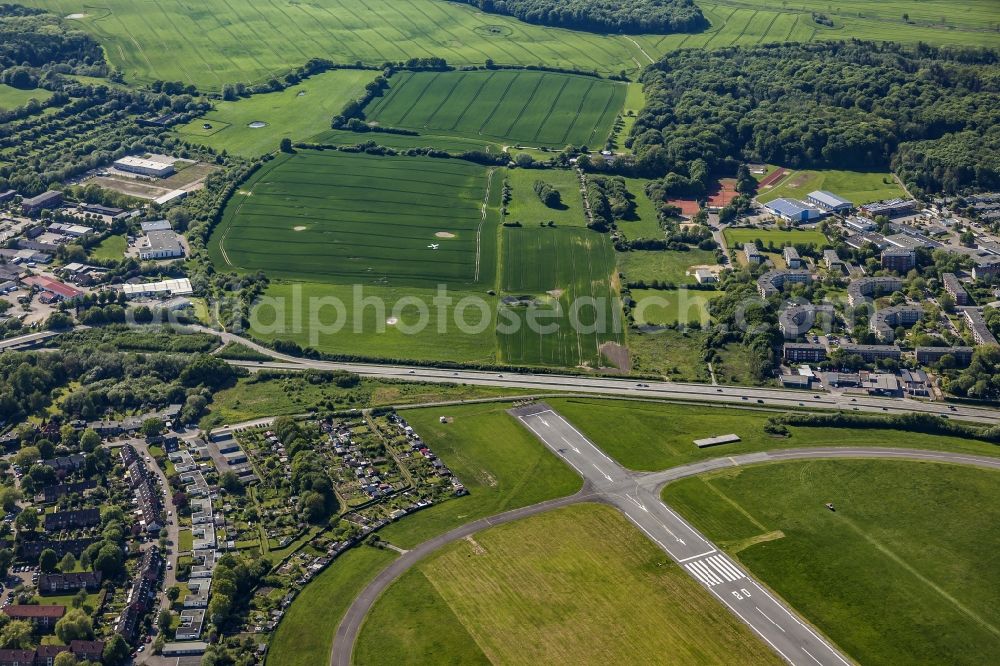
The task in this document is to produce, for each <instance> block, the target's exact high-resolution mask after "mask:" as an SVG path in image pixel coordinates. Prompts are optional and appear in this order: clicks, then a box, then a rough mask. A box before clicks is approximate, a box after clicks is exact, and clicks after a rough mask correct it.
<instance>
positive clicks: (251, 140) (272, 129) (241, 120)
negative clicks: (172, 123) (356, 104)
mask: <svg viewBox="0 0 1000 666" xmlns="http://www.w3.org/2000/svg"><path fill="white" fill-rule="evenodd" d="M375 75H376V73H375V72H372V71H365V70H353V69H340V70H332V71H329V72H323V73H322V74H317V75H316V76H313V77H310V78H308V79H306V80H305V81H303V82H302V83H300V84H298V85H294V86H290V87H288V88H285V89H284V90H282V91H280V92H274V93H266V94H263V95H252V96H250V97H247V98H245V99H240V100H236V101H232V102H216V104H215V108H214V109H212V110H211V111H209V112H208V113H206V114H205V115H203V116H201V117H198V118H195V119H194V120H192V121H191V122H189V123H188V124H187V125H181V126H180V127H178V128H177V130H176V134H177V136H179V137H180V138H181V139H184V140H185V141H190V142H192V143H198V144H201V145H203V146H208V147H210V148H214V149H215V150H218V151H222V150H227V151H229V152H230V153H235V154H237V155H243V156H246V157H254V156H257V155H263V154H264V153H273V152H275V151H277V150H278V144H279V143H280V142H281V140H282V139H283V138H286V137H287V138H289V139H291V140H292V141H309V140H313V139H315V138H316V137H317V135H319V134H322V133H324V132H326V131H328V130H329V128H330V119H331V118H332V117H333V116H335V115H337V114H338V113H340V111H341V109H343V108H344V105H345V104H346V103H347V102H349V101H350V100H352V99H357V98H359V97H361V96H362V95H363V94H364V91H365V84H366V83H368V82H369V81H371V80H372V79H373V78H375ZM256 122H263V123H266V124H267V125H266V126H265V127H259V128H254V127H250V123H256ZM206 124H207V125H210V126H211V127H210V128H207V129H206V128H205V127H204V125H206Z"/></svg>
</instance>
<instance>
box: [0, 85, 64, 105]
mask: <svg viewBox="0 0 1000 666" xmlns="http://www.w3.org/2000/svg"><path fill="white" fill-rule="evenodd" d="M50 97H52V93H51V92H49V91H48V90H45V89H44V88H35V89H33V90H21V89H20V88H12V87H11V86H8V85H7V84H6V83H0V111H10V110H11V109H16V108H18V107H19V106H24V105H25V104H27V103H28V100H31V99H37V100H38V101H39V102H44V101H46V100H47V99H48V98H50Z"/></svg>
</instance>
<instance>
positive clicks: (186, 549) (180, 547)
mask: <svg viewBox="0 0 1000 666" xmlns="http://www.w3.org/2000/svg"><path fill="white" fill-rule="evenodd" d="M193 547H194V535H192V534H191V530H187V529H183V530H181V531H180V532H178V533H177V552H179V553H190V552H191V549H192V548H193Z"/></svg>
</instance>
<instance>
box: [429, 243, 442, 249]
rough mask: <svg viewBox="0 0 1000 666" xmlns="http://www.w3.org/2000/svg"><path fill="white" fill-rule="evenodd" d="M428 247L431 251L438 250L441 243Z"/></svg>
mask: <svg viewBox="0 0 1000 666" xmlns="http://www.w3.org/2000/svg"><path fill="white" fill-rule="evenodd" d="M427 247H429V248H430V249H432V250H436V249H438V248H439V247H441V243H431V244H430V245H428V246H427Z"/></svg>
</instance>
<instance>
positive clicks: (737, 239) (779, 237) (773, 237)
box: [723, 228, 830, 250]
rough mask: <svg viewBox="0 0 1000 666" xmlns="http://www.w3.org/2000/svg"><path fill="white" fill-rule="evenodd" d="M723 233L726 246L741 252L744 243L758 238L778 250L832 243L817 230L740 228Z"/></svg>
mask: <svg viewBox="0 0 1000 666" xmlns="http://www.w3.org/2000/svg"><path fill="white" fill-rule="evenodd" d="M723 233H724V234H725V236H726V244H727V245H728V246H729V247H730V248H731V249H733V250H739V249H741V248H742V247H743V244H744V243H752V242H754V241H755V240H757V239H758V238H759V239H760V240H761V241H762V242H763V243H764V245H769V244H771V243H773V244H774V245H775V247H778V248H781V247H784V246H786V245H790V244H795V243H803V244H809V245H818V246H820V247H822V246H824V245H828V244H829V242H830V241H828V240H827V239H826V236H824V235H823V233H822V232H821V231H816V230H802V229H789V230H782V229H756V228H738V229H726V230H725V231H724V232H723Z"/></svg>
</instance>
